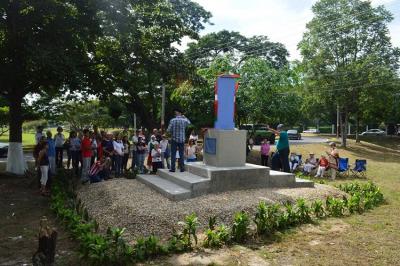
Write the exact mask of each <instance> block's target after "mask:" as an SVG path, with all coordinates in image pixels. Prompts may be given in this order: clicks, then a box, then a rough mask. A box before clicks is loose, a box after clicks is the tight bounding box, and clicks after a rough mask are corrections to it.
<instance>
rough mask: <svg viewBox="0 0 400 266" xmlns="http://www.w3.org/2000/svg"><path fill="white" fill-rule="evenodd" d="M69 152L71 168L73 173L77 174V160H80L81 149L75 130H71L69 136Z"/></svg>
mask: <svg viewBox="0 0 400 266" xmlns="http://www.w3.org/2000/svg"><path fill="white" fill-rule="evenodd" d="M69 149H70V152H71V158H72V168H73V169H74V171H75V174H76V175H78V174H79V161H80V155H79V153H80V150H81V140H80V139H79V138H78V137H77V135H76V132H75V131H71V137H70V148H69Z"/></svg>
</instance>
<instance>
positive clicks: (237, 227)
mask: <svg viewBox="0 0 400 266" xmlns="http://www.w3.org/2000/svg"><path fill="white" fill-rule="evenodd" d="M249 225H250V220H249V216H248V214H247V213H246V212H244V211H241V212H237V213H236V214H235V216H234V221H233V226H232V239H233V240H234V241H236V242H237V243H242V242H244V240H245V239H246V237H247V229H248V227H249Z"/></svg>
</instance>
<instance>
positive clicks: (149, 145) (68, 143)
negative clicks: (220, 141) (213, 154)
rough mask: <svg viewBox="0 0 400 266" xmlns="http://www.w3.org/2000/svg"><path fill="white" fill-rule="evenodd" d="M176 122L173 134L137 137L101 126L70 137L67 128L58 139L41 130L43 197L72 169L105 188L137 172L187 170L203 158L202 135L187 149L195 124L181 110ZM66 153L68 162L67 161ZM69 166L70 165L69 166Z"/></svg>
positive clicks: (143, 133) (144, 132)
mask: <svg viewBox="0 0 400 266" xmlns="http://www.w3.org/2000/svg"><path fill="white" fill-rule="evenodd" d="M175 115H176V116H175V118H173V119H172V120H171V121H170V124H169V126H168V129H167V130H166V132H163V131H162V130H161V129H156V128H155V129H153V130H152V132H151V134H149V133H148V130H143V129H138V130H136V131H135V132H133V133H132V134H131V133H130V132H129V131H128V129H127V128H125V129H124V130H123V131H121V132H115V133H111V132H106V131H99V129H98V127H97V126H93V128H92V129H91V130H89V129H88V128H86V129H83V130H82V131H70V132H69V136H68V137H65V135H64V134H63V128H62V127H58V128H57V134H55V136H52V133H51V131H47V132H46V134H44V133H43V128H42V127H38V128H37V132H36V143H37V145H36V146H35V148H34V152H33V155H34V158H35V162H36V166H37V169H38V174H39V176H40V184H41V193H42V194H43V195H48V192H49V191H48V187H49V184H48V183H49V182H48V181H49V177H51V176H52V175H54V174H55V173H56V169H57V168H64V166H65V167H66V168H67V169H70V168H72V169H73V171H74V172H75V174H76V175H80V177H81V181H82V183H87V182H89V181H90V182H91V183H94V182H99V181H101V180H107V179H109V178H112V177H120V176H121V175H122V174H124V173H128V172H130V171H137V172H138V173H140V174H144V173H156V172H157V170H158V169H160V168H168V169H170V171H171V172H174V171H175V170H176V162H177V161H178V167H179V170H180V171H181V172H182V171H184V170H185V166H184V162H185V161H187V162H194V161H196V160H197V156H198V154H199V152H200V150H199V147H198V145H197V141H198V135H197V134H196V132H195V131H194V130H193V131H192V132H191V134H190V136H189V141H188V143H187V144H186V143H185V139H186V135H185V134H186V133H185V132H186V128H187V127H188V126H189V124H190V121H189V120H188V119H187V118H186V117H185V116H184V115H183V114H182V112H181V111H180V110H175ZM64 151H65V152H66V155H67V158H66V162H65V160H64ZM64 162H65V163H64Z"/></svg>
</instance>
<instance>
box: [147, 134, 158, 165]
mask: <svg viewBox="0 0 400 266" xmlns="http://www.w3.org/2000/svg"><path fill="white" fill-rule="evenodd" d="M153 132H154V133H155V134H156V133H157V129H156V128H155V129H154V130H153ZM155 134H153V135H151V137H150V141H149V144H148V146H147V147H148V149H149V150H148V152H149V154H148V156H147V167H148V169H149V170H150V171H151V168H152V166H153V160H152V158H151V151H152V150H153V148H154V144H155V143H156V142H157V140H156V135H155ZM157 143H158V142H157Z"/></svg>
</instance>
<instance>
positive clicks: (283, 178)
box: [268, 170, 296, 187]
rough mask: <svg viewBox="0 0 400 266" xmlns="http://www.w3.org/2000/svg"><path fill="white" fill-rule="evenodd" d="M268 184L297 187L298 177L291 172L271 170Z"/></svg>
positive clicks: (270, 185) (271, 185)
mask: <svg viewBox="0 0 400 266" xmlns="http://www.w3.org/2000/svg"><path fill="white" fill-rule="evenodd" d="M268 185H269V187H295V186H296V177H295V175H294V174H291V173H286V172H279V171H274V170H270V171H269V177H268Z"/></svg>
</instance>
